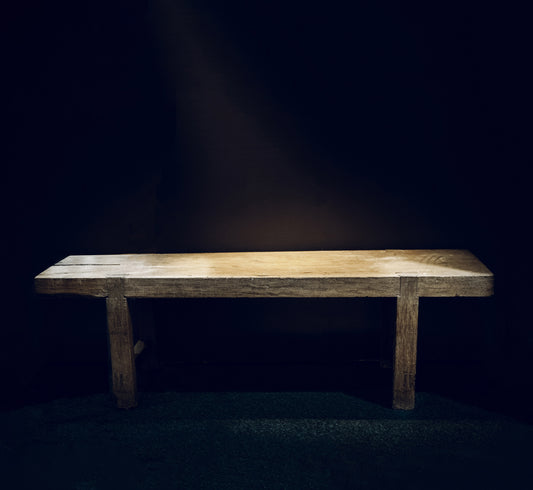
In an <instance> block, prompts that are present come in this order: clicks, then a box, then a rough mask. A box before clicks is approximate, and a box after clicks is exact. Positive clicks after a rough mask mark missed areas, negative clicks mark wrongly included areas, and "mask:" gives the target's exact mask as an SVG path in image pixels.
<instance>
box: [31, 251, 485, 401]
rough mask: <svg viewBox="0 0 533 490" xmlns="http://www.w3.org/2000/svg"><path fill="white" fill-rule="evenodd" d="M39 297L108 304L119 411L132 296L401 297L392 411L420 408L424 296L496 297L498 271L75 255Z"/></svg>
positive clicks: (265, 258)
mask: <svg viewBox="0 0 533 490" xmlns="http://www.w3.org/2000/svg"><path fill="white" fill-rule="evenodd" d="M35 287H36V290H37V292H39V293H46V294H76V295H88V296H96V297H101V298H106V303H107V324H108V332H109V345H110V357H111V370H112V391H113V393H114V395H115V397H116V401H117V405H118V406H119V407H121V408H131V407H134V406H136V404H137V386H136V372H135V357H136V353H137V352H138V351H139V350H140V349H139V347H140V346H141V345H142V342H138V343H136V344H134V339H133V330H132V322H131V316H130V311H129V308H128V298H311V297H312V298H318V297H320V298H324V297H328V298H339V297H343V298H345V297H396V298H397V308H396V310H397V312H396V334H395V347H394V362H393V373H394V374H393V395H392V406H393V408H399V409H412V408H414V403H415V373H416V344H417V330H418V299H419V298H420V297H427V296H433V297H435V296H441V297H443V296H490V295H492V294H493V274H492V273H491V272H490V271H489V270H488V269H487V267H485V266H484V265H483V264H482V263H481V262H480V261H479V260H478V259H477V258H476V257H475V256H474V255H472V254H471V253H470V252H468V251H466V250H361V251H351V250H345V251H311V252H238V253H237V252H236V253H194V254H131V255H71V256H69V257H66V258H65V259H63V260H61V261H60V262H58V263H57V264H55V265H53V266H52V267H50V268H48V269H47V270H45V271H44V272H42V273H41V274H39V275H38V276H37V277H36V278H35Z"/></svg>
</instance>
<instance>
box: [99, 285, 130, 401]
mask: <svg viewBox="0 0 533 490" xmlns="http://www.w3.org/2000/svg"><path fill="white" fill-rule="evenodd" d="M106 302H107V328H108V333H109V351H110V356H111V378H112V381H111V384H112V391H113V394H114V396H115V398H116V402H117V407H119V408H132V407H135V406H136V405H137V377H136V372H135V355H134V352H133V330H132V324H131V315H130V310H129V308H128V300H127V298H125V297H124V296H123V295H122V294H120V293H116V292H111V294H110V295H109V296H108V297H107V298H106Z"/></svg>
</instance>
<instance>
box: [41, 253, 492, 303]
mask: <svg viewBox="0 0 533 490" xmlns="http://www.w3.org/2000/svg"><path fill="white" fill-rule="evenodd" d="M401 276H416V277H418V278H420V280H421V281H422V282H421V284H422V285H424V284H441V285H442V284H447V285H448V286H449V285H458V284H462V285H463V286H464V285H466V284H467V285H469V286H468V287H469V288H471V287H474V289H475V287H477V286H479V287H480V289H479V293H478V294H473V295H475V296H477V295H483V296H486V295H489V294H491V291H489V290H490V289H491V288H492V273H491V272H490V270H489V269H488V268H487V267H486V266H485V265H484V264H483V263H481V262H480V261H479V260H478V259H477V258H476V257H475V256H474V255H473V254H472V253H470V252H469V251H467V250H357V251H352V250H341V251H304V252H229V253H191V254H122V255H71V256H69V257H66V258H65V259H63V260H61V261H60V262H58V263H57V264H55V265H53V266H52V267H50V268H48V269H46V270H45V271H44V272H42V273H41V274H39V275H38V276H37V277H36V278H35V281H36V287H37V291H38V292H43V293H61V292H73V293H74V294H91V295H95V294H94V291H93V289H94V288H95V287H96V288H97V289H98V288H99V291H97V292H98V294H96V295H98V296H102V295H103V296H105V295H106V292H105V291H103V290H102V291H100V289H102V288H104V289H105V288H108V287H109V281H108V280H110V279H114V278H115V279H116V278H123V279H124V280H125V281H126V282H125V284H126V286H127V287H129V288H130V289H131V291H130V293H131V295H136V294H134V292H133V290H134V289H137V294H141V292H140V291H139V290H138V289H139V287H141V286H142V288H144V292H145V293H146V296H147V297H150V296H152V295H153V294H154V292H153V291H152V292H149V291H148V289H150V288H151V289H154V288H156V287H160V288H163V291H160V293H161V294H162V295H163V294H164V296H161V297H167V296H169V295H170V296H171V297H172V296H176V295H179V293H177V292H174V293H172V292H171V291H170V290H169V288H172V287H174V288H178V289H179V288H183V287H184V285H185V284H189V286H190V285H193V283H194V282H196V283H197V284H198V285H199V287H202V286H203V287H204V288H207V289H209V288H210V286H211V287H217V288H220V286H221V285H222V282H224V285H225V286H227V287H228V288H229V289H230V290H233V292H231V291H229V290H228V291H227V295H229V296H240V295H241V294H239V293H238V291H237V290H238V289H239V288H245V289H246V287H245V285H251V284H253V286H254V289H256V292H255V293H254V294H253V296H256V295H258V296H271V295H275V293H274V292H273V291H270V292H265V291H263V293H264V294H261V292H260V291H259V289H258V288H261V287H267V288H268V289H272V288H276V287H281V286H283V285H287V284H289V283H290V284H291V285H292V286H293V287H294V288H297V287H303V288H304V290H303V291H300V293H301V294H300V293H298V294H296V295H297V296H300V295H302V296H309V295H311V296H313V294H308V293H310V291H307V293H306V291H305V289H306V281H307V283H309V284H311V282H313V281H314V282H316V284H314V285H313V289H315V287H318V285H319V284H322V285H325V284H326V283H328V282H329V283H330V284H331V285H333V286H334V285H335V283H337V285H339V286H340V290H339V292H340V293H343V291H341V290H342V289H343V286H342V285H343V283H346V284H351V285H357V287H361V285H363V284H365V285H366V287H367V288H370V289H371V288H372V284H371V283H372V281H373V283H374V284H375V285H376V287H377V288H378V290H376V291H375V294H371V295H377V296H387V295H395V294H396V293H395V291H396V289H397V288H396V286H397V283H398V279H399V278H400V277H401ZM254 280H255V282H253V281H254ZM465 280H466V282H465ZM106 281H107V282H106ZM287 281H289V282H287ZM309 281H311V282H309ZM343 281H344V282H343ZM424 281H425V282H424ZM435 281H436V282H435ZM65 285H69V288H70V289H69V290H68V291H63V290H62V289H64V286H65ZM189 286H185V287H189ZM84 288H85V290H84ZM87 288H88V289H87ZM67 289H68V288H67ZM349 289H350V288H349ZM352 289H353V288H352ZM380 289H381V293H382V294H379V290H380ZM460 289H461V288H459V290H458V292H457V293H455V294H454V292H453V291H451V292H450V291H448V292H446V294H443V295H463V294H462V293H461V290H460ZM165 291H166V292H165ZM278 292H280V293H283V291H282V290H280V291H278ZM204 293H205V292H204ZM204 293H200V292H197V293H193V294H192V295H194V296H204V295H206V294H207V295H210V296H211V295H212V293H209V292H207V293H205V294H204ZM256 293H257V294H256ZM344 293H346V295H352V294H353V290H346V291H344ZM463 293H464V291H463ZM186 295H188V294H186ZM221 295H225V294H223V292H222V291H218V292H217V294H216V296H221ZM242 295H245V294H242ZM281 295H283V294H281ZM293 295H294V294H292V293H291V294H289V296H293ZM315 295H316V294H315ZM320 295H321V294H320ZM325 295H327V296H331V295H334V291H330V293H327V294H325ZM340 295H344V294H340ZM356 295H357V294H356ZM439 295H440V294H439ZM464 295H471V294H464Z"/></svg>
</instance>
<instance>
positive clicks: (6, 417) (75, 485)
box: [0, 393, 533, 490]
mask: <svg viewBox="0 0 533 490" xmlns="http://www.w3.org/2000/svg"><path fill="white" fill-rule="evenodd" d="M532 447H533V427H532V426H531V425H528V424H524V423H520V422H518V421H516V420H513V419H511V418H507V417H504V416H501V415H498V414H494V413H491V412H487V411H483V410H480V409H478V408H473V407H470V406H466V405H462V404H459V403H456V402H453V401H450V400H448V399H446V398H442V397H438V396H435V395H430V394H427V393H419V394H417V408H416V409H415V410H414V411H411V412H402V411H393V410H390V409H388V408H385V407H383V406H381V405H379V404H374V403H372V402H370V401H367V400H362V399H360V398H356V397H354V396H351V395H348V394H343V393H146V394H144V395H143V398H142V400H141V404H140V406H139V407H138V408H136V409H134V410H129V411H121V410H118V409H116V408H114V406H113V404H112V402H111V399H110V397H109V396H108V395H104V394H102V395H93V396H88V397H82V398H71V399H61V400H56V401H53V402H49V403H44V404H39V405H33V406H27V407H24V408H20V409H17V410H11V411H7V412H3V413H0V469H1V472H2V479H1V481H2V484H1V485H0V486H1V487H2V488H3V489H5V490H10V489H26V488H28V489H30V488H32V489H33V488H35V489H48V488H50V489H58V490H59V489H73V490H100V489H111V488H113V489H118V488H124V489H126V488H127V489H155V488H158V489H167V488H168V489H189V488H191V489H195V488H198V489H203V488H205V489H329V488H331V489H337V488H338V489H389V488H390V489H398V488H409V489H418V488H420V489H422V488H424V489H430V488H431V489H457V488H469V489H474V488H494V489H499V488H502V489H504V488H505V489H509V488H533V470H532V467H533V465H532V464H531V461H532V460H533V459H532V456H533V449H532Z"/></svg>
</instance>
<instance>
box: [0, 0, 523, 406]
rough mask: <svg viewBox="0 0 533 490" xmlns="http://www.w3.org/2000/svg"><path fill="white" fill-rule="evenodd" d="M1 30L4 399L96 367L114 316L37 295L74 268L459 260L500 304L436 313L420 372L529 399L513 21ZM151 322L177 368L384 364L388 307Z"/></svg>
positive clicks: (326, 7) (315, 307)
mask: <svg viewBox="0 0 533 490" xmlns="http://www.w3.org/2000/svg"><path fill="white" fill-rule="evenodd" d="M354 4H355V5H354ZM3 24H4V25H3V36H4V43H3V44H4V47H5V48H6V49H5V51H6V53H5V55H4V65H5V70H4V73H5V79H6V80H5V81H6V89H5V90H4V95H5V99H6V107H7V110H6V111H5V113H6V115H7V123H8V124H7V130H6V131H5V132H4V136H5V143H6V144H5V145H4V147H5V150H6V158H5V162H6V167H5V168H6V173H5V178H4V182H3V186H4V187H5V189H4V191H3V197H4V198H5V204H4V205H3V209H4V213H5V219H4V227H5V230H6V233H5V238H4V243H5V245H6V246H7V251H6V254H5V258H6V262H7V278H8V279H7V285H8V288H7V291H6V293H5V294H4V298H5V299H6V300H7V301H6V305H5V307H4V322H3V328H4V330H5V334H4V339H5V342H4V346H3V348H4V350H5V354H3V356H2V358H3V361H2V362H3V363H5V366H6V367H5V368H2V371H3V374H4V376H5V378H6V381H5V383H4V384H5V385H6V386H8V389H7V390H6V391H5V393H6V398H11V399H16V398H17V397H18V398H23V397H24V392H25V390H27V389H29V388H28V387H31V386H34V385H35V383H36V379H38V380H39V383H41V385H43V386H46V383H49V382H50V381H49V379H48V378H47V377H46V376H44V377H41V378H39V373H43V372H47V371H46V370H47V369H49V368H50V366H53V365H55V366H62V367H64V366H67V368H65V369H67V370H68V369H74V368H73V366H76V365H82V364H84V363H85V364H99V365H100V364H102V365H103V364H105V362H106V355H107V354H106V345H105V311H104V309H103V305H102V304H101V303H100V302H99V301H96V300H86V299H84V300H80V299H72V298H69V299H65V298H61V299H58V298H41V297H37V296H36V295H35V294H34V293H33V289H32V288H33V285H32V281H33V277H34V276H35V275H36V274H37V273H39V272H40V271H42V270H44V269H45V268H46V267H48V266H49V265H51V264H52V263H54V262H55V261H57V260H60V259H61V258H63V257H64V256H66V255H70V254H85V253H87V254H96V253H136V252H152V251H153V252H192V251H240V250H303V249H366V248H468V249H470V250H471V251H472V252H474V253H475V254H477V255H478V256H479V257H480V259H481V260H482V261H483V262H485V264H486V265H487V266H488V267H489V268H491V270H493V272H494V273H495V275H496V296H495V297H494V298H492V299H482V300H480V299H475V300H424V301H423V302H422V305H421V331H420V359H421V361H427V362H432V361H442V362H448V363H452V364H453V363H463V364H464V363H467V364H469V363H474V364H476V363H477V366H481V372H482V374H480V375H479V376H480V377H482V378H483V377H484V378H485V382H486V383H487V386H488V389H489V390H490V389H492V386H498V388H497V389H498V390H500V389H502V387H504V388H505V389H507V390H508V391H514V392H517V391H518V392H520V391H522V392H524V389H525V388H527V387H528V386H530V381H528V379H529V375H530V374H531V373H530V368H529V367H528V362H527V359H528V357H529V356H531V354H533V339H532V336H531V321H530V319H529V308H528V299H529V297H530V296H531V294H530V293H531V292H532V291H531V289H532V288H531V286H530V281H528V278H527V272H528V266H527V263H525V262H524V261H527V260H528V250H527V245H528V231H529V211H530V204H529V199H528V197H529V196H528V187H529V180H528V178H527V170H528V165H527V163H528V158H529V149H528V136H529V134H530V129H531V128H530V123H529V117H528V111H529V109H530V108H531V104H530V102H531V101H530V96H529V93H528V89H527V88H528V86H529V83H530V82H531V80H530V74H529V72H528V69H527V61H526V60H527V53H528V46H529V43H530V36H529V34H528V33H527V30H526V25H525V17H524V16H523V15H521V13H520V12H511V11H510V10H509V9H503V8H500V9H498V8H496V7H492V6H490V5H487V4H486V3H480V4H476V3H474V2H460V3H458V4H457V5H454V4H447V5H446V6H441V7H436V6H431V7H430V6H427V5H425V4H422V5H419V6H417V7H414V6H412V7H406V6H404V5H401V4H399V3H398V2H385V3H380V4H379V5H378V4H377V3H376V2H361V3H359V2H329V3H319V2H293V1H291V2H277V1H271V2H268V4H263V3H259V2H257V3H256V2H244V1H238V0H232V1H227V2H211V1H201V2H186V1H181V0H174V1H171V0H158V1H154V2H144V1H140V0H139V1H135V2H131V1H129V2H126V1H116V0H115V1H110V2H103V1H102V2H100V1H97V2H87V3H80V2H55V3H53V4H52V5H50V4H48V3H46V4H45V3H44V2H37V1H35V2H33V3H32V2H30V3H27V2H26V3H25V4H24V5H21V6H16V7H12V8H11V10H10V11H9V12H6V15H5V16H4V21H3ZM154 307H155V311H156V320H157V325H158V328H159V331H160V336H161V338H162V339H163V342H162V344H163V345H164V346H165V349H163V353H164V355H165V359H166V360H167V361H168V362H172V361H176V360H177V359H186V360H195V359H197V360H223V361H224V360H229V359H240V360H242V361H245V362H253V361H254V360H255V361H257V360H261V361H266V360H268V359H272V360H274V361H276V360H277V361H284V362H292V361H302V360H304V361H316V360H318V359H320V360H322V361H324V360H325V361H328V360H331V361H338V360H339V359H346V360H353V359H369V358H372V359H373V358H377V357H379V348H380V347H379V346H380V342H381V341H380V339H379V325H380V322H381V321H382V316H383V311H382V308H381V306H380V305H379V304H378V303H376V302H375V301H370V300H368V301H363V300H356V301H353V302H351V301H344V300H343V301H340V300H338V301H337V300H332V301H327V302H325V301H292V300H280V301H272V302H264V301H251V300H250V301H248V300H243V301H239V302H237V301H214V300H212V301H203V302H202V301H196V302H195V301H172V302H163V301H161V302H157V304H156V305H154ZM80 313H81V314H80ZM174 343H176V345H177V348H176V350H175V351H174V350H171V349H168V348H167V347H168V346H169V345H174ZM352 346H353V348H352ZM65 369H63V368H61V369H58V370H57V371H56V375H58V376H64V374H58V373H61V372H63V373H64V371H65ZM65 379H67V381H68V382H67V381H65V383H64V384H62V385H61V388H60V389H59V390H58V395H61V394H69V393H71V392H72V390H71V389H69V383H70V382H71V381H73V380H71V379H68V377H67V378H65ZM487 380H488V381H487ZM476 381H480V378H477V379H476ZM528 383H529V384H528Z"/></svg>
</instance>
